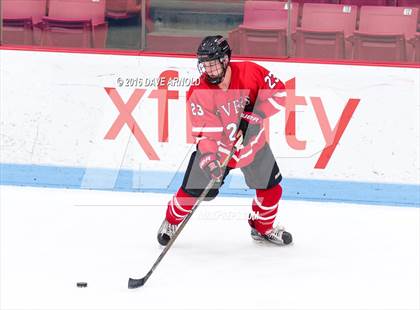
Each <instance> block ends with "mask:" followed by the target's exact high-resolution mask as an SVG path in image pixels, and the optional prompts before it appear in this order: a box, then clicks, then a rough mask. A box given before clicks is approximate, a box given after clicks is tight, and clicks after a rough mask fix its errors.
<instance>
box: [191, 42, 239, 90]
mask: <svg viewBox="0 0 420 310" xmlns="http://www.w3.org/2000/svg"><path fill="white" fill-rule="evenodd" d="M230 55H231V49H230V47H229V44H228V43H227V41H226V40H225V39H224V38H223V37H222V36H209V37H206V38H204V39H203V41H202V42H201V44H200V46H199V47H198V51H197V56H198V63H197V67H198V71H199V72H200V74H204V77H205V78H206V80H207V81H208V82H209V83H211V84H219V83H221V82H222V81H223V78H224V77H225V74H226V70H227V67H228V65H229V61H230Z"/></svg>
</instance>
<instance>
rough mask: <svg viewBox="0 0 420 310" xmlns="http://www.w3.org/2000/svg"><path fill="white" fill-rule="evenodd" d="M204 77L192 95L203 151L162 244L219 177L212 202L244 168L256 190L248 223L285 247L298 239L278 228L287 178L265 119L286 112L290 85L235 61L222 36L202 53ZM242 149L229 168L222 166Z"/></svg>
mask: <svg viewBox="0 0 420 310" xmlns="http://www.w3.org/2000/svg"><path fill="white" fill-rule="evenodd" d="M197 57H198V69H199V72H200V73H201V77H200V80H199V82H200V83H198V85H193V86H191V88H190V89H189V92H188V94H187V104H188V106H189V107H190V119H191V123H192V133H193V135H194V136H195V137H196V141H197V150H196V151H195V152H194V153H193V154H192V155H191V158H190V161H189V164H188V168H187V171H186V173H185V176H184V180H183V183H182V186H181V187H180V188H179V190H178V191H177V192H176V193H175V195H174V196H173V197H172V199H171V200H170V201H169V203H168V207H167V210H166V217H165V220H164V221H163V223H162V225H161V227H160V228H159V231H158V241H159V243H160V244H161V245H166V244H168V242H169V241H170V239H171V237H172V236H173V235H174V233H175V232H176V230H177V227H178V225H179V224H180V223H181V222H182V221H183V219H184V218H185V217H186V216H187V215H188V213H189V212H190V210H191V209H192V208H193V206H194V204H195V202H196V201H197V199H198V197H200V195H201V193H202V192H203V191H204V189H205V187H206V186H207V185H208V184H209V182H210V180H211V179H212V178H213V179H215V180H216V185H215V186H214V187H213V188H212V189H211V190H210V191H209V192H208V194H207V196H206V200H211V199H213V198H214V197H216V196H217V194H218V193H219V188H220V186H221V185H222V184H223V180H224V179H225V178H226V176H227V175H228V174H229V171H230V170H231V169H234V168H240V169H241V170H242V172H243V174H244V177H245V181H246V184H247V186H248V187H249V188H252V189H255V190H256V195H255V198H254V199H253V202H252V212H251V214H250V217H249V219H248V222H249V224H250V226H251V237H252V238H253V239H254V240H257V241H261V242H270V243H274V244H277V245H285V244H289V243H291V242H292V235H291V234H290V233H289V232H287V231H285V230H284V228H282V227H281V226H274V225H273V223H274V220H275V217H276V214H277V208H278V202H279V200H280V198H281V195H282V188H281V186H280V181H281V179H282V176H281V174H280V171H279V168H278V166H277V163H276V160H275V158H274V156H273V154H272V151H271V149H270V146H269V145H268V144H267V142H266V140H265V135H264V126H263V120H264V119H265V118H268V117H270V116H272V115H273V114H275V113H276V112H278V111H279V110H281V109H282V108H283V107H284V101H285V96H286V91H285V87H284V84H283V83H282V82H281V81H280V80H279V79H277V78H276V77H275V76H274V75H273V74H271V73H270V72H269V71H268V70H267V69H265V68H263V67H262V66H259V65H257V64H255V63H252V62H232V63H231V62H230V58H231V49H230V47H229V44H228V42H227V41H226V40H225V39H224V38H223V37H222V36H220V35H218V36H208V37H206V38H204V39H203V41H202V42H201V44H200V46H199V47H198V51H197ZM234 145H236V146H238V145H239V147H237V149H236V150H235V153H234V155H233V157H232V158H231V160H230V161H229V163H228V165H227V167H226V168H225V169H224V167H221V163H222V162H223V161H224V159H226V157H227V156H228V155H229V153H230V151H231V150H232V148H233V147H234Z"/></svg>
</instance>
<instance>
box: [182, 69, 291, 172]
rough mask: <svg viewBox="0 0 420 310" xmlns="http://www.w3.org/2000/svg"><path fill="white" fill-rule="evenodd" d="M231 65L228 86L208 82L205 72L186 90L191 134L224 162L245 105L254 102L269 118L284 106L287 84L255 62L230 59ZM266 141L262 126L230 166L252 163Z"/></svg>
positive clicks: (202, 146) (200, 147)
mask: <svg viewBox="0 0 420 310" xmlns="http://www.w3.org/2000/svg"><path fill="white" fill-rule="evenodd" d="M230 67H231V70H232V74H231V82H230V85H229V88H228V89H227V90H222V89H220V88H219V87H218V86H217V85H212V84H210V83H208V82H207V81H206V80H205V79H204V77H203V76H202V77H200V81H199V83H197V84H198V85H193V86H191V88H190V89H189V91H188V94H187V104H188V105H189V107H190V108H191V109H190V120H191V125H192V134H193V136H195V137H196V141H197V144H198V149H199V150H200V152H201V153H203V154H204V153H216V154H218V155H219V156H220V158H221V159H220V161H221V162H223V160H224V159H225V158H226V156H227V155H228V154H229V153H230V150H231V149H232V147H233V145H234V144H235V142H236V138H235V137H236V133H237V130H238V126H239V121H240V115H241V113H242V112H243V110H244V108H245V106H247V105H252V107H253V111H254V112H257V113H259V114H262V115H264V117H265V118H267V117H270V116H271V115H273V114H275V113H277V112H278V111H279V110H281V108H282V107H284V105H285V97H286V90H285V87H284V84H283V83H282V82H281V81H280V80H279V79H277V78H276V77H275V76H274V75H273V74H272V73H270V72H269V71H268V70H267V69H265V68H264V67H262V66H260V65H257V64H255V63H252V62H231V63H230ZM247 110H248V109H247ZM265 143H266V140H265V135H264V127H262V128H261V130H260V132H259V133H258V134H257V135H256V136H255V137H251V139H250V140H249V142H248V145H244V146H243V148H241V149H240V150H238V151H236V152H235V154H234V156H233V157H232V159H231V161H230V162H229V164H228V165H229V167H231V168H235V167H237V168H240V167H245V166H247V165H249V164H250V163H251V162H252V161H253V159H254V157H255V154H256V153H257V152H258V151H259V150H260V149H261V148H262V147H263V146H264V144H265Z"/></svg>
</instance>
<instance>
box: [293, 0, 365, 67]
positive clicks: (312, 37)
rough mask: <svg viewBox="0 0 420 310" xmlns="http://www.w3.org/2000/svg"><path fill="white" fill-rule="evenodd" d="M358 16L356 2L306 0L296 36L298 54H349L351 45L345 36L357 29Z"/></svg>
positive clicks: (320, 56) (333, 56)
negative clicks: (320, 2) (330, 2)
mask: <svg viewBox="0 0 420 310" xmlns="http://www.w3.org/2000/svg"><path fill="white" fill-rule="evenodd" d="M356 18H357V7H356V6H348V5H341V4H318V3H305V4H304V5H303V16H302V23H301V25H302V26H301V27H299V28H298V29H297V31H296V34H295V36H294V40H295V42H296V53H295V56H296V57H309V58H329V59H344V58H346V55H350V54H351V45H350V44H349V43H347V44H346V38H348V37H349V36H350V35H351V34H352V33H353V31H354V30H355V29H356ZM346 45H347V46H346Z"/></svg>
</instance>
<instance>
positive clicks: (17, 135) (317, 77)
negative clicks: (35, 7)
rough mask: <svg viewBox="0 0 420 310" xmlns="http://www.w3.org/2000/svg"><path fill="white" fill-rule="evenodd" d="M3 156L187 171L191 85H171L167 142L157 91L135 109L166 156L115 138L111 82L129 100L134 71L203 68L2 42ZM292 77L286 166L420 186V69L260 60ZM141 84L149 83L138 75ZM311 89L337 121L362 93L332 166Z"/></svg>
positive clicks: (283, 145)
mask: <svg viewBox="0 0 420 310" xmlns="http://www.w3.org/2000/svg"><path fill="white" fill-rule="evenodd" d="M0 57H1V58H0V60H1V67H0V70H1V71H0V74H1V76H0V77H1V133H2V134H1V137H0V139H1V140H0V144H1V160H0V161H1V163H3V164H5V163H8V164H20V165H52V166H66V167H83V168H92V167H96V168H105V169H111V170H118V169H128V170H145V171H147V170H151V171H166V172H168V171H169V172H171V171H177V170H181V171H182V170H183V169H184V168H185V164H186V162H185V158H186V156H188V154H189V152H191V150H192V149H193V146H192V145H191V144H187V143H186V119H185V115H186V107H185V92H186V90H187V87H170V88H169V89H170V90H172V91H177V93H176V95H177V96H178V97H179V99H169V110H168V115H169V122H168V131H169V137H168V142H159V141H158V112H157V110H158V109H157V100H156V99H150V98H146V97H147V96H149V94H150V93H151V92H152V91H153V90H155V89H157V87H154V86H152V87H144V86H139V85H138V87H137V88H144V89H146V92H145V95H144V96H143V98H142V99H141V100H140V103H139V104H138V105H137V106H136V108H135V109H134V111H133V113H132V116H133V118H134V120H135V121H136V122H137V123H138V124H139V126H140V128H141V129H142V130H143V132H144V134H145V136H146V137H147V139H148V141H149V142H150V144H151V146H152V148H153V150H154V151H155V152H156V154H157V155H158V156H159V158H160V160H159V161H156V160H150V159H149V158H148V157H147V156H146V155H145V152H144V150H143V149H142V148H141V147H140V145H139V143H138V142H137V141H136V139H135V138H134V137H133V135H132V134H131V132H130V130H129V129H128V127H127V126H126V125H124V127H123V128H122V130H121V131H120V132H119V134H118V135H117V137H116V138H115V139H114V140H106V139H104V137H105V135H106V133H107V132H108V130H109V129H110V127H111V125H112V124H113V122H114V121H115V119H116V118H117V117H118V115H119V114H118V110H117V109H116V106H115V105H114V104H113V101H112V100H111V98H110V97H109V96H108V94H107V93H106V91H105V88H106V87H108V88H116V90H117V91H118V93H119V94H120V95H121V97H122V99H123V100H124V102H126V101H127V100H128V98H129V97H130V95H131V94H132V93H133V91H134V89H135V87H125V86H122V87H119V86H118V85H117V84H118V78H121V79H122V81H124V82H123V83H126V82H127V81H130V80H127V79H132V80H131V81H132V82H133V81H135V79H136V78H142V79H143V84H144V82H145V80H146V79H149V80H153V79H156V78H158V77H159V75H160V74H161V73H162V72H163V71H165V70H174V71H176V72H178V75H179V77H180V78H184V79H187V80H188V79H191V77H197V70H196V62H195V60H194V59H192V58H180V59H175V58H165V57H149V56H142V57H138V56H122V55H97V54H95V55H91V54H71V53H53V52H30V51H9V50H1V51H0ZM258 63H260V64H262V65H264V66H265V67H267V68H268V69H270V70H271V71H272V72H273V73H274V74H275V75H277V76H278V77H279V78H280V79H282V80H283V81H287V80H291V79H293V78H295V79H296V95H298V96H303V97H304V98H305V99H304V100H305V101H306V103H307V105H300V106H297V108H296V109H297V113H296V115H297V116H296V120H297V123H296V136H297V139H299V140H305V141H306V146H305V149H304V150H296V149H293V148H292V147H291V146H290V145H288V144H287V141H286V138H285V134H284V126H285V125H284V123H285V122H284V120H285V113H284V111H282V112H280V113H279V114H278V115H276V116H275V117H273V118H272V119H271V122H270V125H271V128H270V129H271V137H270V143H271V145H272V148H273V150H274V153H275V155H276V157H277V159H278V162H279V164H280V167H281V170H282V173H283V175H285V176H287V177H291V178H299V179H319V180H342V181H352V182H383V183H401V184H413V185H418V184H419V183H420V181H419V172H420V168H419V157H420V156H419V154H420V146H419V142H418V141H419V140H420V135H419V131H420V130H419V127H420V122H419V115H420V106H419V102H420V94H419V92H420V90H419V86H420V70H419V69H418V68H417V69H416V68H390V67H372V66H350V65H323V64H303V63H284V62H258ZM137 84H139V82H137ZM311 97H320V98H321V100H322V104H323V107H324V109H325V112H326V116H327V119H328V121H329V125H330V127H331V128H334V127H335V125H336V124H337V121H338V119H339V117H340V115H341V113H342V111H343V109H344V107H345V105H346V103H347V101H348V100H349V99H350V98H353V99H360V103H359V105H358V106H357V108H356V110H355V112H354V114H353V115H352V118H351V119H350V121H349V123H348V126H347V127H346V129H345V131H344V133H343V135H342V137H341V139H340V141H339V144H338V145H337V148H336V149H335V151H334V153H333V154H332V156H331V158H330V160H329V162H328V164H327V165H326V167H325V169H315V168H314V167H315V164H316V162H317V160H318V157H319V155H320V152H321V151H322V149H323V148H324V147H325V145H326V143H325V139H324V136H323V133H322V130H321V128H320V125H319V123H318V120H317V117H316V115H315V110H314V105H313V104H312V101H311Z"/></svg>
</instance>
